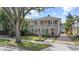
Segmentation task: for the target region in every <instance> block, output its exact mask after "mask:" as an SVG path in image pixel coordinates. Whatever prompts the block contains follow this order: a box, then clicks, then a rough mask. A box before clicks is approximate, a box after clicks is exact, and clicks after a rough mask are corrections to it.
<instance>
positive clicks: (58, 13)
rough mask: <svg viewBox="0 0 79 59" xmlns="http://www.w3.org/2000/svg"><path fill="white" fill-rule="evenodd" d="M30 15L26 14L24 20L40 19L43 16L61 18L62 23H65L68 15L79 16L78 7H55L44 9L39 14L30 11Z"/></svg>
mask: <svg viewBox="0 0 79 59" xmlns="http://www.w3.org/2000/svg"><path fill="white" fill-rule="evenodd" d="M30 12H31V14H28V15H27V16H26V18H40V17H45V16H48V15H50V16H52V17H59V18H61V21H62V23H65V21H66V16H67V15H68V13H71V14H72V15H79V8H78V7H55V8H46V9H45V10H44V11H42V12H41V13H40V14H39V13H38V12H37V11H36V10H31V11H30Z"/></svg>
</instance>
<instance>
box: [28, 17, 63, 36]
mask: <svg viewBox="0 0 79 59" xmlns="http://www.w3.org/2000/svg"><path fill="white" fill-rule="evenodd" d="M43 20H44V21H47V22H44V24H45V25H41V21H43ZM48 20H50V24H48ZM55 20H57V21H58V22H57V24H54V21H55ZM35 21H37V25H36V24H35V23H34V22H35ZM60 23H61V19H60V18H56V17H44V18H39V19H37V20H32V21H30V25H29V26H28V30H29V32H32V33H33V34H37V35H42V34H44V33H45V32H46V29H48V34H49V36H52V32H51V29H54V36H58V35H59V34H60ZM39 29H40V30H39ZM32 30H33V31H32Z"/></svg>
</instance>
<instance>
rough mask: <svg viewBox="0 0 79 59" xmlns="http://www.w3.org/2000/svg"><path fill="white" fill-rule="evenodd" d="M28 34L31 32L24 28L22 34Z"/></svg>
mask: <svg viewBox="0 0 79 59" xmlns="http://www.w3.org/2000/svg"><path fill="white" fill-rule="evenodd" d="M27 34H29V32H28V30H27V29H22V30H21V35H22V36H23V35H27Z"/></svg>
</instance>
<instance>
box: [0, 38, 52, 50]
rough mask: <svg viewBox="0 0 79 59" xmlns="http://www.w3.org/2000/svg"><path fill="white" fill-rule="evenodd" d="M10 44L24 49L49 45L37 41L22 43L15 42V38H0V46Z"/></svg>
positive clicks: (39, 48)
mask: <svg viewBox="0 0 79 59" xmlns="http://www.w3.org/2000/svg"><path fill="white" fill-rule="evenodd" d="M1 45H3V46H12V47H21V48H24V49H28V50H31V51H39V50H41V49H44V48H47V47H49V46H51V45H49V44H39V43H32V42H23V43H19V44H17V43H15V40H8V39H0V46H1Z"/></svg>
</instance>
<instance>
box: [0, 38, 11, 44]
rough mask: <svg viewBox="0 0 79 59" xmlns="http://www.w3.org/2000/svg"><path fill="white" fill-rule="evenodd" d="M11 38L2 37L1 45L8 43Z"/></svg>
mask: <svg viewBox="0 0 79 59" xmlns="http://www.w3.org/2000/svg"><path fill="white" fill-rule="evenodd" d="M9 41H10V40H7V39H0V45H6V44H7V43H8V42H9Z"/></svg>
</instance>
